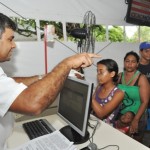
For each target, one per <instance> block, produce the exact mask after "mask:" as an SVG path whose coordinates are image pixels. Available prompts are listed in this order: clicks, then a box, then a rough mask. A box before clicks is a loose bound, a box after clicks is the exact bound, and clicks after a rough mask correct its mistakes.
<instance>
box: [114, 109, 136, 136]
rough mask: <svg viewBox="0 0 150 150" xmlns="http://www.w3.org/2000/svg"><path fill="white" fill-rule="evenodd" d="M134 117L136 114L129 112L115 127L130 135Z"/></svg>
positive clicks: (121, 117)
mask: <svg viewBox="0 0 150 150" xmlns="http://www.w3.org/2000/svg"><path fill="white" fill-rule="evenodd" d="M134 116H135V114H134V113H133V112H132V111H127V112H126V113H125V114H122V115H121V116H120V117H119V119H118V120H117V121H115V123H114V127H115V128H116V129H118V130H119V131H121V132H123V133H125V134H129V128H130V124H131V122H132V120H133V118H134Z"/></svg>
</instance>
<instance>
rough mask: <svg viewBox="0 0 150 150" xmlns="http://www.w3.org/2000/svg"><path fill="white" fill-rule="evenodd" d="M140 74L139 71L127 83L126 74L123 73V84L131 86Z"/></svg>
mask: <svg viewBox="0 0 150 150" xmlns="http://www.w3.org/2000/svg"><path fill="white" fill-rule="evenodd" d="M139 73H140V72H139V71H138V70H137V71H136V72H135V73H134V74H133V76H132V77H131V78H130V80H129V81H128V82H127V83H126V81H125V73H124V72H123V73H122V84H125V85H129V84H130V83H131V82H132V81H133V79H134V78H135V77H136V76H137V75H138V74H139Z"/></svg>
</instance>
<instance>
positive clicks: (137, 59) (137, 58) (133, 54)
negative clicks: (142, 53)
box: [124, 51, 140, 63]
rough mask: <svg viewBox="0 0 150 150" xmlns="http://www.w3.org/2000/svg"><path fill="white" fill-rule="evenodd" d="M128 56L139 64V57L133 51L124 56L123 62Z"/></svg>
mask: <svg viewBox="0 0 150 150" xmlns="http://www.w3.org/2000/svg"><path fill="white" fill-rule="evenodd" d="M129 55H132V56H134V57H135V58H136V61H137V63H139V61H140V57H139V55H138V54H137V53H136V52H134V51H130V52H128V53H126V55H125V57H124V61H125V60H126V58H127V57H128V56H129Z"/></svg>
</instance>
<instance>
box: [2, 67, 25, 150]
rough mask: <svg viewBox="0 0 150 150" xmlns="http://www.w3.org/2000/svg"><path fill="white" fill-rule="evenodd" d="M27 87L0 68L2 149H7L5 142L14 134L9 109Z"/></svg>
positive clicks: (12, 120)
mask: <svg viewBox="0 0 150 150" xmlns="http://www.w3.org/2000/svg"><path fill="white" fill-rule="evenodd" d="M26 87H27V86H26V85H24V84H22V83H17V82H15V80H13V79H12V78H9V77H7V75H6V74H5V73H4V71H3V70H2V68H1V67H0V149H1V150H4V149H6V145H5V142H6V140H7V138H8V137H9V136H10V134H11V133H12V129H13V124H14V118H13V115H12V113H11V112H8V110H9V107H10V106H11V104H12V103H13V102H14V100H15V99H16V97H17V96H18V95H19V94H20V93H21V92H22V91H23V90H24V89H25V88H26Z"/></svg>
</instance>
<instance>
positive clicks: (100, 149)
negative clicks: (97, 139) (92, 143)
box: [97, 145, 120, 150]
mask: <svg viewBox="0 0 150 150" xmlns="http://www.w3.org/2000/svg"><path fill="white" fill-rule="evenodd" d="M108 147H116V148H117V150H119V149H120V147H119V146H118V145H107V146H105V147H102V148H99V149H97V150H102V149H106V148H108Z"/></svg>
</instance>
